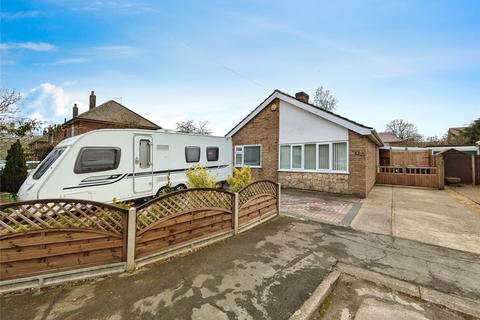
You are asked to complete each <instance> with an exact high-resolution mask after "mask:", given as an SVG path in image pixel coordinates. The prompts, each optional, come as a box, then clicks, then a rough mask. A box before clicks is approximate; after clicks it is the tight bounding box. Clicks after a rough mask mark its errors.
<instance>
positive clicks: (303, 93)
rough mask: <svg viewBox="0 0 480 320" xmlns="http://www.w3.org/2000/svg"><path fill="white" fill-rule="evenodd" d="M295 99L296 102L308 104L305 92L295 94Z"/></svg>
mask: <svg viewBox="0 0 480 320" xmlns="http://www.w3.org/2000/svg"><path fill="white" fill-rule="evenodd" d="M295 98H297V99H298V100H300V101H303V102H305V103H308V99H309V98H310V97H309V96H308V94H306V93H305V92H303V91H300V92H297V93H295Z"/></svg>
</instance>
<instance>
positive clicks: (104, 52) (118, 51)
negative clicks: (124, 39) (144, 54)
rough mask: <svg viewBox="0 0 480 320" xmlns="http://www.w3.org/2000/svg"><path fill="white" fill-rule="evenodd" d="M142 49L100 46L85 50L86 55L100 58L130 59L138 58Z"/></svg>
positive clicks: (123, 46)
mask: <svg viewBox="0 0 480 320" xmlns="http://www.w3.org/2000/svg"><path fill="white" fill-rule="evenodd" d="M139 52H140V49H138V48H136V47H132V46H125V45H112V46H98V47H92V48H89V49H86V50H85V53H86V54H90V55H93V56H96V57H99V58H107V59H108V58H128V57H133V56H136V55H137V54H138V53H139Z"/></svg>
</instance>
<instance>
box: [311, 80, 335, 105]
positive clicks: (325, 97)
mask: <svg viewBox="0 0 480 320" xmlns="http://www.w3.org/2000/svg"><path fill="white" fill-rule="evenodd" d="M337 103H338V100H337V99H336V98H335V97H334V96H333V95H332V94H331V93H330V90H327V89H326V88H324V87H323V86H320V87H318V88H317V89H315V98H313V104H314V105H316V106H317V107H319V108H321V109H323V110H326V111H333V110H335V108H336V107H337Z"/></svg>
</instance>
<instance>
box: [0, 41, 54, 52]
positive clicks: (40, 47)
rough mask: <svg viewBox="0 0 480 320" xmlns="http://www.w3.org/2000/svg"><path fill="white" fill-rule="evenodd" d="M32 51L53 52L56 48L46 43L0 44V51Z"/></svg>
mask: <svg viewBox="0 0 480 320" xmlns="http://www.w3.org/2000/svg"><path fill="white" fill-rule="evenodd" d="M15 49H21V50H22V49H23V50H32V51H53V50H56V49H57V47H56V46H55V45H53V44H50V43H46V42H7V43H1V44H0V50H15Z"/></svg>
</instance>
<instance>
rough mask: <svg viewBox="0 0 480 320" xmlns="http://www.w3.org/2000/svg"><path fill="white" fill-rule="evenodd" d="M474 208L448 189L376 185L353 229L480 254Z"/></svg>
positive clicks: (479, 226) (478, 223)
mask: <svg viewBox="0 0 480 320" xmlns="http://www.w3.org/2000/svg"><path fill="white" fill-rule="evenodd" d="M474 209H475V208H474ZM474 209H472V208H470V207H467V206H465V205H464V204H463V203H461V202H459V201H458V200H457V199H456V198H455V197H453V196H452V195H451V194H450V193H448V192H446V191H445V190H434V189H421V188H405V187H387V186H375V187H374V189H373V190H372V191H371V192H370V194H369V196H368V198H367V199H365V200H364V201H363V203H362V207H361V209H360V211H359V213H358V215H357V216H356V218H355V219H354V221H353V222H352V227H353V228H354V229H359V230H364V231H370V232H376V233H381V234H390V235H391V236H394V237H401V238H406V239H412V240H417V241H421V242H425V243H430V244H435V245H440V246H445V247H448V248H453V249H458V250H465V251H469V252H473V253H477V254H480V231H479V230H480V205H479V206H478V211H477V210H474Z"/></svg>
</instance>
